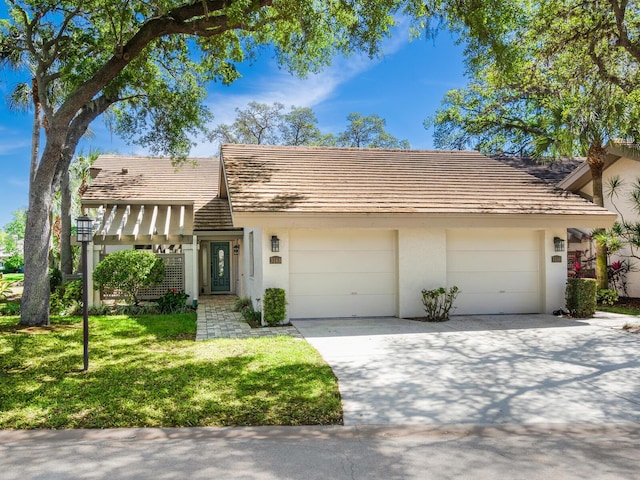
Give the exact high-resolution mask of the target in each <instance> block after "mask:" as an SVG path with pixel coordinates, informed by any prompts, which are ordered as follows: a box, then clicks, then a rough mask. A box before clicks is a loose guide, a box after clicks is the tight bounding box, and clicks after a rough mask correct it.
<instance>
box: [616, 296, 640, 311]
mask: <svg viewBox="0 0 640 480" xmlns="http://www.w3.org/2000/svg"><path fill="white" fill-rule="evenodd" d="M616 306H617V307H624V308H633V309H634V310H638V311H640V298H636V297H620V298H619V299H618V301H617V302H616Z"/></svg>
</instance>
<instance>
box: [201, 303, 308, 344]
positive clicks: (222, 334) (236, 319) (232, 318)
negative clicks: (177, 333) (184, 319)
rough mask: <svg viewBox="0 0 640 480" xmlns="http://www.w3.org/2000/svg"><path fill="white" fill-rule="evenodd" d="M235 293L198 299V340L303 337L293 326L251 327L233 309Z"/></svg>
mask: <svg viewBox="0 0 640 480" xmlns="http://www.w3.org/2000/svg"><path fill="white" fill-rule="evenodd" d="M236 299H237V297H236V296H235V295H208V296H202V297H200V298H199V299H198V311H197V312H198V330H197V333H196V341H199V340H209V339H212V338H251V337H275V336H277V335H288V336H291V337H297V338H302V335H300V332H298V330H296V328H295V327H293V326H290V325H289V326H284V327H263V328H251V327H250V326H249V324H248V323H247V322H245V321H244V320H243V318H242V315H240V313H239V312H234V311H233V304H234V302H235V301H236Z"/></svg>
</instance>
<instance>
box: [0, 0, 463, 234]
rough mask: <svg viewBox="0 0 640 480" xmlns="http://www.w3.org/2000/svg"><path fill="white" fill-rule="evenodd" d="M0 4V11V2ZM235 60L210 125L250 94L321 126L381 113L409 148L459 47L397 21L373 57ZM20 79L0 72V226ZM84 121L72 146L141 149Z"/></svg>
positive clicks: (209, 151)
mask: <svg viewBox="0 0 640 480" xmlns="http://www.w3.org/2000/svg"><path fill="white" fill-rule="evenodd" d="M0 10H2V12H1V13H2V14H5V12H6V10H5V8H4V5H2V6H1V7H0ZM3 16H4V15H3ZM239 68H240V71H241V73H242V75H243V77H242V78H241V79H239V80H237V81H236V82H235V83H234V84H232V85H231V86H224V85H221V84H213V85H211V87H210V89H209V97H208V99H207V101H208V103H209V106H210V108H211V110H212V112H213V113H214V115H215V119H214V122H213V125H215V124H217V123H231V122H232V121H233V119H234V118H235V113H236V112H235V108H237V107H239V108H244V107H245V106H246V105H247V103H248V102H250V101H257V102H261V103H269V104H271V103H273V102H280V103H283V104H284V105H285V106H286V107H290V106H292V105H295V106H297V107H311V108H312V109H313V111H314V112H315V114H316V116H317V118H318V121H319V125H318V126H319V128H320V129H321V130H322V131H323V132H325V133H329V132H330V133H338V132H340V131H341V130H344V127H345V126H346V123H347V121H346V117H347V115H348V114H349V113H351V112H359V113H361V114H363V115H371V114H377V115H379V116H381V117H382V118H384V119H385V120H386V122H387V130H388V131H389V132H390V133H392V134H393V135H395V136H396V137H398V138H400V139H407V140H409V142H410V144H411V147H412V148H416V149H429V148H433V145H432V138H431V137H432V135H431V132H428V131H426V130H425V129H424V127H423V125H422V122H423V121H424V119H425V118H427V117H428V116H430V115H432V114H433V113H435V111H436V109H437V108H438V106H439V105H440V101H441V99H442V98H443V96H444V93H445V92H446V91H448V90H450V89H452V88H457V87H462V86H464V85H465V80H464V77H463V71H464V66H463V62H462V47H461V46H457V45H455V42H454V40H453V38H452V37H451V36H450V35H449V34H448V33H446V32H442V33H440V35H439V36H438V37H437V38H436V39H435V40H424V39H415V40H413V41H409V35H408V32H407V29H406V28H404V27H402V26H401V27H399V28H398V31H396V32H395V33H394V35H392V37H391V38H390V39H389V40H387V41H386V42H385V44H384V49H383V55H382V56H381V57H380V58H376V59H373V60H371V59H369V58H366V57H358V56H356V57H351V58H348V59H344V58H337V59H336V60H335V61H334V63H333V65H332V66H331V67H330V68H327V69H325V70H324V71H323V72H321V73H319V74H317V75H313V76H310V77H309V78H306V79H298V78H295V77H292V76H291V75H290V74H288V73H287V72H286V71H284V70H280V69H278V67H277V65H276V64H275V62H274V61H273V59H271V58H265V57H263V58H260V59H259V60H258V61H257V62H256V63H254V64H252V65H250V64H243V65H241V66H240V67H239ZM24 80H26V78H21V77H17V76H14V75H12V74H10V75H7V72H6V71H5V72H3V75H2V76H1V77H0V95H1V96H2V99H1V100H0V138H1V139H2V140H1V141H0V165H2V182H1V183H0V227H2V226H4V225H6V223H7V222H9V221H10V220H11V218H12V212H13V211H15V210H17V209H19V208H26V206H27V191H28V184H27V180H28V171H29V152H30V148H31V133H30V132H31V116H30V113H17V112H13V111H10V110H9V109H8V107H7V103H6V95H7V93H8V92H9V91H11V89H12V88H13V87H14V86H15V84H16V83H17V82H18V81H24ZM92 129H93V130H94V132H95V136H94V138H93V139H91V140H87V141H83V143H82V144H81V146H80V148H79V150H78V151H80V150H82V151H84V152H88V151H89V149H95V150H98V151H101V152H105V153H106V152H109V153H119V154H142V155H143V154H146V153H147V152H145V151H144V150H142V149H141V148H140V147H138V146H135V145H127V144H126V143H124V142H123V141H122V140H121V139H119V138H117V137H114V136H112V135H111V134H110V133H109V131H108V130H107V129H106V128H105V126H104V123H103V121H102V120H101V119H98V120H96V121H95V122H94V124H93V125H92ZM198 143H199V144H198V146H197V147H195V148H194V149H193V150H192V152H191V153H192V155H193V156H215V155H216V154H217V151H216V147H215V146H214V145H212V144H210V143H206V142H198Z"/></svg>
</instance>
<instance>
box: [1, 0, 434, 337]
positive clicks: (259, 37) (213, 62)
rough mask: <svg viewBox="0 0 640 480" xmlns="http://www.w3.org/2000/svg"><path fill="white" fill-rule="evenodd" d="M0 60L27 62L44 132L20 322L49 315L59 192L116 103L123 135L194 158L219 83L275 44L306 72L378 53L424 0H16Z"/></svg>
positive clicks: (293, 67) (282, 59) (4, 26)
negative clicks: (397, 20) (209, 93)
mask: <svg viewBox="0 0 640 480" xmlns="http://www.w3.org/2000/svg"><path fill="white" fill-rule="evenodd" d="M7 4H8V6H9V16H10V18H9V19H3V20H1V21H0V58H1V59H2V60H3V61H4V64H5V65H7V64H11V65H16V66H20V65H25V66H28V67H29V69H28V70H27V71H30V72H33V74H32V76H33V84H34V87H35V90H37V91H38V94H39V98H38V100H39V102H40V103H39V105H40V106H41V108H42V115H43V124H44V140H43V146H42V149H41V151H40V156H39V159H38V163H37V166H36V170H35V173H34V176H33V178H32V183H31V190H30V196H29V208H28V210H29V213H28V221H27V227H26V242H25V258H26V264H25V283H24V295H23V298H22V311H21V320H20V322H21V323H22V324H27V325H46V324H47V323H48V322H49V313H48V299H49V281H48V275H47V271H48V266H47V253H48V245H49V238H50V235H51V224H50V219H49V214H50V211H51V205H52V199H53V195H54V192H55V191H56V190H57V189H58V187H59V183H60V179H61V177H62V175H63V174H64V172H65V171H66V170H68V168H69V164H70V162H71V159H72V157H73V154H74V152H75V149H76V147H77V144H78V141H79V139H80V138H81V137H82V135H83V134H84V133H85V131H86V129H87V128H88V126H89V124H90V123H91V122H92V121H93V120H95V119H96V118H98V117H99V116H100V115H102V114H103V113H105V112H106V111H107V110H111V111H112V112H113V114H114V119H115V120H114V122H115V126H116V129H117V131H118V133H119V134H120V135H121V136H123V137H125V138H126V139H128V140H131V141H134V142H138V143H140V144H142V145H145V146H147V147H148V148H149V149H150V150H151V152H153V153H162V154H169V155H171V156H173V157H175V158H181V157H184V156H185V155H186V154H187V152H188V150H189V147H190V146H191V145H192V139H193V138H194V136H197V135H198V134H200V133H203V125H205V124H206V121H207V120H208V119H210V112H209V111H208V110H207V109H206V108H205V106H204V105H203V100H204V98H205V93H206V92H205V86H206V84H207V82H209V81H211V80H218V81H222V82H232V81H234V80H236V79H237V78H238V77H239V73H238V71H237V70H236V67H235V65H236V64H237V63H238V62H241V61H242V60H243V59H246V58H247V57H250V56H254V55H258V54H260V53H261V52H263V51H265V50H264V49H263V48H262V47H263V46H264V45H268V46H269V48H270V49H271V50H268V51H273V52H275V56H276V57H277V60H278V62H279V63H280V64H281V65H283V66H285V67H286V68H288V69H289V70H290V71H291V72H293V73H296V74H301V75H304V74H305V73H307V72H310V71H317V70H318V69H320V68H322V67H324V66H326V65H328V64H329V62H330V59H331V58H332V56H333V55H334V54H335V53H337V52H341V53H345V54H349V53H352V52H354V51H364V52H365V53H367V54H370V55H374V54H375V53H376V52H377V50H378V47H379V44H380V41H381V40H382V39H383V38H384V37H385V36H386V35H388V33H389V31H390V28H391V26H392V25H393V23H394V15H398V14H400V13H404V14H405V15H409V16H410V17H411V18H414V19H419V18H421V17H422V16H423V15H424V14H425V7H424V4H423V2H422V1H419V0H350V1H345V0H327V1H316V0H187V1H185V0H153V1H142V0H129V1H126V2H123V1H118V0H7Z"/></svg>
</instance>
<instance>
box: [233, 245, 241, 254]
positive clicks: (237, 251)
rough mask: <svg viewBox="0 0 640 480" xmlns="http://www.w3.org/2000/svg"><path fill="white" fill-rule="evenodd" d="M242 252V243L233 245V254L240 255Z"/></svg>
mask: <svg viewBox="0 0 640 480" xmlns="http://www.w3.org/2000/svg"><path fill="white" fill-rule="evenodd" d="M239 253H240V245H234V246H233V254H234V255H238V254H239Z"/></svg>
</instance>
